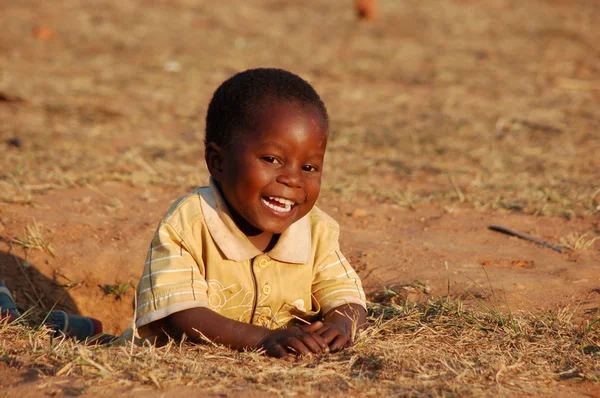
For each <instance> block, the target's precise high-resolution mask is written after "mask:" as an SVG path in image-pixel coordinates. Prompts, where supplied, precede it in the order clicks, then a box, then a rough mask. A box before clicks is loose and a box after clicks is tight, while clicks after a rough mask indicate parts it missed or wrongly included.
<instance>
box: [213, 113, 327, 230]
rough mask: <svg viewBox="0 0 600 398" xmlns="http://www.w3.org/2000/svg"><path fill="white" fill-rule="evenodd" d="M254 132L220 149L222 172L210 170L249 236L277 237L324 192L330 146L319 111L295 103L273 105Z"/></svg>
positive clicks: (247, 132) (301, 215)
mask: <svg viewBox="0 0 600 398" xmlns="http://www.w3.org/2000/svg"><path fill="white" fill-rule="evenodd" d="M257 120H258V123H256V127H255V128H254V129H253V130H249V131H241V132H239V134H238V135H237V137H238V138H237V139H236V141H235V142H234V143H233V144H232V145H230V146H229V147H227V148H222V149H219V151H220V153H221V158H220V160H221V162H222V163H221V167H220V168H218V170H215V169H214V168H212V167H211V165H210V164H209V168H210V169H211V174H212V175H213V178H215V180H216V181H217V182H218V183H219V186H220V188H221V191H222V193H223V196H224V197H225V199H226V200H227V203H228V204H229V206H230V207H231V208H232V210H233V211H234V213H237V214H235V215H236V216H237V217H236V218H237V219H238V220H236V222H238V224H240V222H239V221H240V220H239V219H242V220H241V221H242V223H243V221H245V222H247V223H248V224H249V225H239V226H240V228H241V229H242V231H244V232H246V233H247V234H248V233H249V231H248V227H250V229H252V227H253V228H254V229H256V230H255V231H251V232H250V233H260V232H267V233H272V234H279V233H281V232H283V231H284V230H286V229H287V228H288V227H289V226H290V225H291V224H292V223H294V222H295V221H297V220H299V219H300V218H302V217H304V216H305V215H306V214H307V213H308V212H309V211H310V209H312V207H313V206H314V204H315V202H316V200H317V197H318V196H319V191H320V189H321V173H322V170H323V157H324V156H325V148H326V146H327V131H326V126H325V122H324V121H323V118H322V117H321V115H320V113H319V111H318V110H317V109H316V108H314V107H311V106H304V107H302V106H300V105H299V104H297V103H294V102H288V101H272V102H271V103H270V104H269V106H267V107H265V110H264V111H262V115H259V117H258V119H257Z"/></svg>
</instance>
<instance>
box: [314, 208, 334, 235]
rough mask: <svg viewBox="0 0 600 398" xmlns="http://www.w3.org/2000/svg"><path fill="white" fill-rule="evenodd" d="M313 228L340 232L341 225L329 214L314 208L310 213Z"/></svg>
mask: <svg viewBox="0 0 600 398" xmlns="http://www.w3.org/2000/svg"><path fill="white" fill-rule="evenodd" d="M308 219H309V221H310V225H311V228H313V229H314V228H326V229H332V230H336V231H339V229H340V225H339V224H338V222H337V221H335V220H334V219H333V218H332V217H331V216H330V215H329V214H327V213H325V212H324V211H323V210H321V209H319V208H318V207H317V206H314V207H313V208H312V210H311V211H310V212H309V213H308Z"/></svg>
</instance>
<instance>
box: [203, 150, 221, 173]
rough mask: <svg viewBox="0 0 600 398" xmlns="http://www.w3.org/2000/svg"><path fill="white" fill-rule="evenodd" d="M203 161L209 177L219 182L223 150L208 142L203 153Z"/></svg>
mask: <svg viewBox="0 0 600 398" xmlns="http://www.w3.org/2000/svg"><path fill="white" fill-rule="evenodd" d="M204 160H205V161H206V166H207V167H208V171H209V172H210V175H211V176H212V177H213V178H214V179H215V180H216V181H219V179H220V177H221V175H222V174H223V149H221V147H220V146H218V145H217V144H216V143H214V142H209V143H208V145H206V149H205V151H204Z"/></svg>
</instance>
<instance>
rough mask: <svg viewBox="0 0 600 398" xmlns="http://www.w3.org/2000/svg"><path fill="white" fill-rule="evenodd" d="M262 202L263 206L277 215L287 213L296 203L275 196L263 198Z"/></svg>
mask: <svg viewBox="0 0 600 398" xmlns="http://www.w3.org/2000/svg"><path fill="white" fill-rule="evenodd" d="M262 201H263V203H264V204H265V206H267V207H268V208H269V209H271V210H273V211H276V212H277V213H289V212H290V211H292V207H294V206H295V205H296V202H293V201H291V200H289V199H284V198H278V197H276V196H263V197H262Z"/></svg>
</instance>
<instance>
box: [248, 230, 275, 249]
mask: <svg viewBox="0 0 600 398" xmlns="http://www.w3.org/2000/svg"><path fill="white" fill-rule="evenodd" d="M248 239H249V240H250V242H252V244H253V245H254V246H256V248H257V249H258V250H260V251H261V252H263V253H266V252H268V251H269V250H271V249H272V248H273V247H275V245H276V244H277V241H278V240H279V235H275V234H271V233H268V232H263V233H262V234H260V235H254V236H248Z"/></svg>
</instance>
